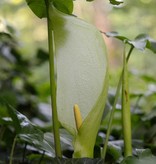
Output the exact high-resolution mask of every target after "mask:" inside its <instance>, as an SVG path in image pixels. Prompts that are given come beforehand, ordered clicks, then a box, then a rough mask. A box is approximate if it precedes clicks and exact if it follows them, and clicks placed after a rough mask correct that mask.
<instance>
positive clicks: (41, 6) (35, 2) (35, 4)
mask: <svg viewBox="0 0 156 164" xmlns="http://www.w3.org/2000/svg"><path fill="white" fill-rule="evenodd" d="M51 1H52V0H49V2H51ZM26 2H27V4H28V6H29V7H30V9H31V10H32V11H33V13H34V14H35V15H36V16H38V17H39V18H44V17H46V15H47V14H46V13H47V12H46V5H45V0H26ZM53 5H54V6H55V7H56V8H57V9H58V10H59V11H61V12H63V13H66V14H72V12H73V1H72V0H53Z"/></svg>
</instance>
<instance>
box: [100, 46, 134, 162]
mask: <svg viewBox="0 0 156 164" xmlns="http://www.w3.org/2000/svg"><path fill="white" fill-rule="evenodd" d="M133 49H134V47H133V46H131V48H130V50H129V52H128V54H127V58H126V61H127V62H128V60H129V58H130V55H131V53H132V51H133ZM122 76H123V70H122V74H121V76H120V79H119V82H118V86H117V90H116V94H115V100H114V104H113V106H112V110H111V114H110V118H109V122H108V128H107V133H106V139H105V143H104V147H103V149H102V151H101V158H103V159H105V156H106V150H107V145H108V140H109V136H110V132H111V128H112V122H113V118H114V112H115V109H116V104H117V101H118V98H119V93H120V89H121V84H122Z"/></svg>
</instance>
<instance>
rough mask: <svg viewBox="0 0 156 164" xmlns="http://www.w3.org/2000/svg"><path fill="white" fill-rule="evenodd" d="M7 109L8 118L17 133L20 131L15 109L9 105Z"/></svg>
mask: <svg viewBox="0 0 156 164" xmlns="http://www.w3.org/2000/svg"><path fill="white" fill-rule="evenodd" d="M7 107H8V108H7V109H8V113H9V115H10V117H11V118H12V121H13V125H14V127H15V130H16V133H19V132H20V131H21V125H20V121H19V119H18V117H17V115H16V109H14V108H13V107H12V106H11V105H8V104H7Z"/></svg>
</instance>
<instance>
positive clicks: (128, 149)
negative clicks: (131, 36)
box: [122, 50, 132, 157]
mask: <svg viewBox="0 0 156 164" xmlns="http://www.w3.org/2000/svg"><path fill="white" fill-rule="evenodd" d="M122 129H123V137H124V155H125V157H127V156H132V134H131V112H130V100H129V85H128V71H127V62H126V55H125V50H124V54H123V76H122Z"/></svg>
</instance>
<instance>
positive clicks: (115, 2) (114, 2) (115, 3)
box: [109, 0, 123, 5]
mask: <svg viewBox="0 0 156 164" xmlns="http://www.w3.org/2000/svg"><path fill="white" fill-rule="evenodd" d="M109 1H110V3H111V4H112V5H120V4H122V3H123V1H116V0H109Z"/></svg>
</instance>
